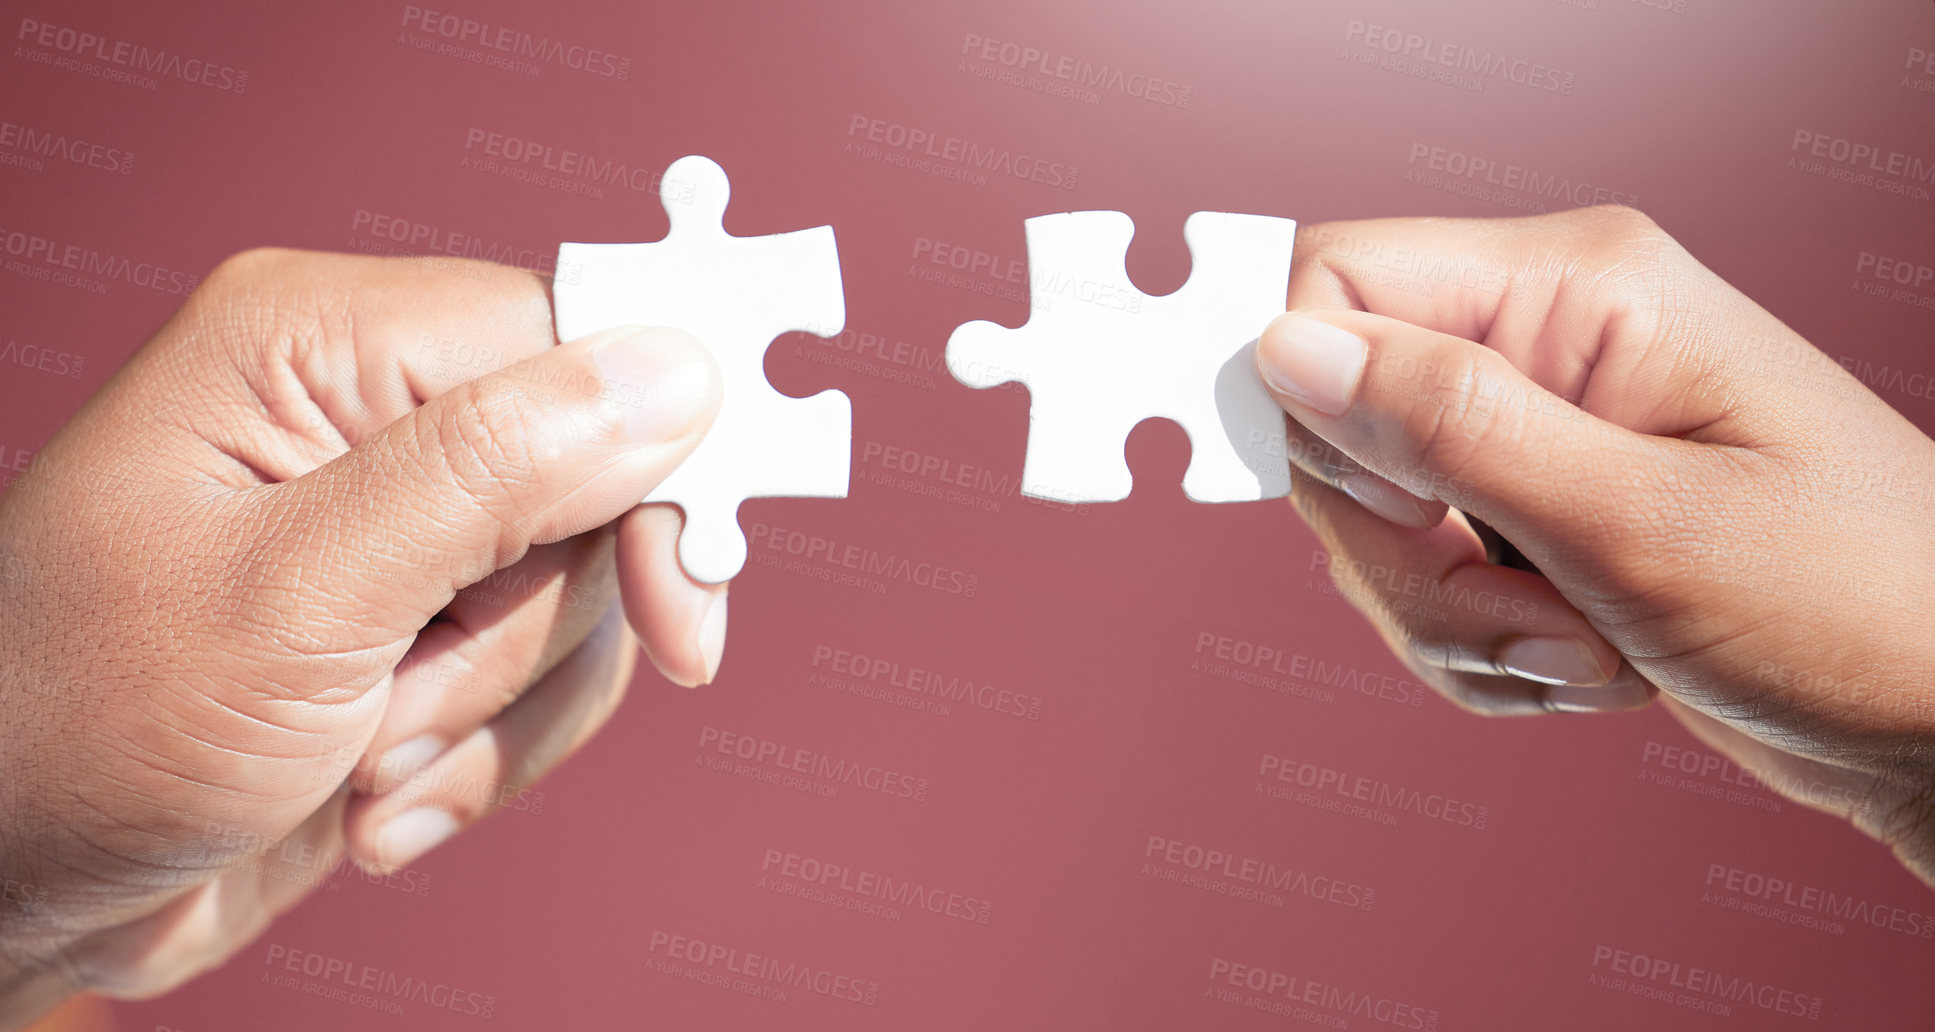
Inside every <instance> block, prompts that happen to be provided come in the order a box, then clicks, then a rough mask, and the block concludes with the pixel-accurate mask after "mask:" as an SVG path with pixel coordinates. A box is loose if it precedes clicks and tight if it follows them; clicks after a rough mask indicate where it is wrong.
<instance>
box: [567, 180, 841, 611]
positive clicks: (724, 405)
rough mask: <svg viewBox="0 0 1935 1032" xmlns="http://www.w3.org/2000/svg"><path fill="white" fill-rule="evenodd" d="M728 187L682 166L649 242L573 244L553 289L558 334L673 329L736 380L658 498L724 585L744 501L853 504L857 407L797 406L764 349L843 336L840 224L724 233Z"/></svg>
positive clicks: (816, 399) (702, 574)
mask: <svg viewBox="0 0 1935 1032" xmlns="http://www.w3.org/2000/svg"><path fill="white" fill-rule="evenodd" d="M730 194H731V184H730V183H729V182H728V181H727V180H726V173H725V170H723V169H721V168H720V167H719V166H718V165H717V164H716V163H714V162H713V161H712V159H710V158H704V157H699V156H697V155H693V156H690V157H684V158H680V159H679V160H677V161H675V162H673V163H672V167H671V168H669V169H667V170H666V173H665V179H664V181H663V182H662V183H661V185H660V189H659V199H660V201H661V202H662V203H663V204H664V205H665V212H666V214H667V215H668V216H669V217H670V218H671V220H672V228H671V231H670V232H668V233H666V234H665V239H663V240H660V241H658V242H656V243H648V244H570V243H568V244H563V245H560V246H559V248H558V275H557V281H556V283H555V285H554V288H553V300H554V304H555V306H556V310H557V322H558V339H559V340H576V339H577V338H579V337H582V336H584V335H586V334H589V333H596V332H598V331H600V330H605V329H609V328H611V327H614V326H624V325H628V324H636V325H640V326H671V327H676V328H678V329H681V330H684V331H686V332H687V333H690V334H692V335H693V336H694V337H697V338H698V339H699V340H700V341H702V342H703V343H704V344H705V345H706V347H707V348H708V349H709V350H711V352H712V355H713V357H714V358H715V359H717V360H718V362H719V368H720V369H721V370H722V371H723V372H724V374H725V390H724V393H723V398H722V400H721V402H720V406H719V416H718V418H717V420H715V421H714V422H713V424H712V429H711V430H710V431H709V432H707V434H706V436H705V440H703V441H701V442H700V443H699V446H698V448H697V449H696V450H695V451H694V452H693V453H692V455H691V457H690V458H687V459H686V460H685V462H684V463H683V464H681V465H680V466H679V468H678V469H676V470H674V471H673V472H672V475H671V476H669V477H667V478H666V479H665V482H664V483H662V484H660V485H659V486H658V488H657V489H656V490H654V491H653V492H652V493H651V494H649V495H646V496H645V498H644V500H645V501H647V502H672V503H675V504H677V505H678V507H679V508H680V509H682V510H684V512H685V529H684V530H683V531H681V532H680V535H679V564H680V565H681V566H683V567H685V571H686V572H687V573H689V574H691V575H692V576H693V577H695V578H697V579H698V580H701V581H706V582H709V583H718V582H720V581H724V580H727V579H729V578H731V577H732V576H733V575H734V574H737V573H738V572H739V570H740V568H741V567H743V566H744V565H745V563H746V536H745V534H744V533H743V532H742V531H741V530H740V528H739V503H740V502H743V501H745V500H746V499H748V498H774V497H801V498H845V497H846V495H847V483H848V472H849V469H848V464H849V461H850V456H851V452H852V444H853V409H852V406H851V404H849V402H848V401H847V396H846V395H845V394H843V393H841V392H839V391H834V390H828V391H821V392H820V393H818V394H815V395H813V396H812V397H810V398H789V397H787V396H786V395H784V394H781V393H780V392H779V391H777V390H775V389H774V388H773V385H772V384H771V383H768V382H767V380H766V373H765V368H764V363H765V357H766V348H767V347H768V346H769V345H771V344H772V342H773V338H775V337H778V336H779V335H781V334H783V333H790V332H792V331H794V330H804V331H806V332H808V333H816V334H822V335H832V334H837V333H839V332H840V330H841V328H842V327H843V326H844V325H845V323H846V298H845V294H844V293H843V290H842V288H841V284H840V256H839V251H838V248H837V246H836V245H835V243H834V240H833V228H832V227H831V226H819V227H816V228H814V229H805V230H800V231H798V232H794V233H776V234H773V235H771V236H758V237H735V236H732V235H730V234H728V233H727V232H726V230H725V224H724V219H725V213H726V202H727V199H728V198H729V196H730Z"/></svg>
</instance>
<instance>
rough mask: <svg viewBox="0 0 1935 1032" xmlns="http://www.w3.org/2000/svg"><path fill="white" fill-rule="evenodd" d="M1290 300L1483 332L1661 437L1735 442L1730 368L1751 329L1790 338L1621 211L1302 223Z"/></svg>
mask: <svg viewBox="0 0 1935 1032" xmlns="http://www.w3.org/2000/svg"><path fill="white" fill-rule="evenodd" d="M1288 307H1289V308H1291V309H1315V308H1354V309H1357V310H1360V311H1367V312H1374V313H1377V314H1379V315H1386V316H1390V317H1392V318H1395V319H1401V320H1403V321H1405V322H1408V323H1413V324H1415V325H1418V326H1423V327H1425V328H1427V329H1432V330H1436V331H1438V332H1440V333H1447V334H1451V335H1453V336H1457V337H1462V338H1464V339H1466V340H1471V341H1476V342H1478V343H1480V344H1483V345H1485V346H1486V347H1488V348H1491V349H1492V350H1494V351H1497V352H1498V353H1500V354H1501V355H1503V356H1504V357H1505V358H1506V359H1507V360H1508V361H1510V362H1511V364H1512V365H1513V366H1514V367H1516V368H1518V369H1519V370H1520V371H1521V372H1523V373H1525V374H1526V375H1527V376H1528V377H1529V378H1531V379H1532V380H1533V381H1534V382H1535V383H1537V384H1538V385H1539V386H1540V387H1543V388H1545V389H1546V390H1548V391H1550V392H1552V393H1553V394H1555V395H1558V396H1559V397H1560V398H1563V399H1564V400H1565V401H1567V402H1570V403H1572V404H1574V405H1577V406H1579V407H1580V408H1583V409H1584V410H1586V411H1587V412H1590V413H1592V414H1593V415H1595V416H1598V417H1600V418H1603V419H1606V420H1609V421H1611V422H1613V423H1616V424H1619V425H1620V426H1624V427H1626V428H1627V429H1631V430H1636V431H1639V432H1641V433H1647V434H1654V435H1658V436H1687V435H1694V434H1705V435H1707V436H1708V438H1709V439H1726V438H1730V437H1731V436H1732V435H1729V434H1728V433H1727V431H1728V430H1729V429H1730V428H1731V427H1732V426H1733V425H1734V424H1735V422H1736V421H1737V420H1739V419H1742V418H1745V417H1744V416H1743V413H1741V412H1739V411H1738V410H1737V409H1735V408H1734V407H1733V404H1732V403H1733V402H1735V401H1737V400H1738V397H1739V394H1738V392H1737V390H1734V389H1731V388H1737V387H1738V386H1739V384H1738V383H1737V382H1736V381H1739V380H1741V379H1742V378H1741V377H1738V376H1735V375H1730V373H1731V370H1732V369H1733V368H1734V367H1735V365H1736V359H1737V357H1738V348H1739V347H1740V346H1741V341H1742V338H1748V337H1755V336H1759V337H1761V338H1763V339H1770V338H1775V337H1793V333H1792V331H1791V330H1788V329H1787V328H1786V327H1785V326H1782V325H1781V324H1780V322H1779V320H1777V319H1774V318H1773V317H1772V316H1771V315H1769V314H1768V313H1767V312H1765V311H1764V310H1762V309H1760V308H1759V306H1757V305H1754V304H1753V303H1752V302H1751V301H1749V300H1748V299H1747V298H1745V297H1744V296H1742V295H1740V294H1739V292H1738V291H1735V290H1734V289H1733V288H1732V287H1730V286H1728V285H1727V284H1726V283H1725V282H1724V281H1722V280H1721V279H1720V278H1719V277H1717V276H1715V275H1713V273H1711V272H1710V271H1708V270H1707V269H1706V268H1705V267H1704V266H1702V265H1700V263H1699V262H1698V261H1696V260H1694V258H1693V257H1692V256H1691V255H1689V254H1688V253H1687V252H1686V250H1685V249H1684V248H1682V247H1680V246H1679V244H1677V243H1676V242H1675V241H1674V240H1673V238H1672V237H1670V236H1668V235H1667V234H1666V233H1665V232H1664V231H1663V230H1661V229H1660V228H1659V227H1658V226H1657V225H1656V224H1655V223H1654V222H1653V221H1652V220H1651V219H1650V218H1648V217H1646V216H1645V215H1643V214H1641V213H1639V212H1636V211H1633V210H1632V209H1629V208H1616V207H1614V208H1583V209H1578V210H1575V211H1566V212H1559V213H1556V214H1551V215H1536V216H1530V217H1525V218H1509V219H1448V218H1411V219H1402V218H1400V219H1373V220H1366V221H1357V222H1331V223H1322V224H1317V225H1312V226H1307V227H1305V228H1304V229H1303V231H1302V232H1300V233H1299V234H1298V240H1297V260H1296V262H1295V263H1294V265H1293V267H1292V270H1291V275H1290V286H1289V293H1288ZM1794 339H1796V340H1798V338H1794ZM1799 346H1801V347H1806V346H1807V345H1806V342H1805V341H1800V342H1799ZM1395 372H1399V373H1400V374H1405V371H1395ZM1408 375H1412V376H1416V377H1419V378H1420V379H1428V378H1429V376H1430V371H1428V370H1416V371H1409V372H1408ZM1727 443H1733V442H1732V440H1728V441H1727Z"/></svg>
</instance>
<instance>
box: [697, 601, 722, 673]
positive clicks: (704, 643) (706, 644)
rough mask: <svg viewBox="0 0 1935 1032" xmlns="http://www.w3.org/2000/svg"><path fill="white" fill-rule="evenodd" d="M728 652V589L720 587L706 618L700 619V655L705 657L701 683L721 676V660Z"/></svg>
mask: <svg viewBox="0 0 1935 1032" xmlns="http://www.w3.org/2000/svg"><path fill="white" fill-rule="evenodd" d="M725 654H726V589H725V588H723V587H722V588H720V589H719V590H718V591H716V592H713V593H712V602H711V604H710V605H709V606H707V607H706V611H705V618H704V619H703V620H700V621H699V655H701V656H703V657H705V680H703V681H700V682H699V683H700V684H711V683H712V679H713V678H715V677H718V676H719V661H720V660H721V659H723V658H725Z"/></svg>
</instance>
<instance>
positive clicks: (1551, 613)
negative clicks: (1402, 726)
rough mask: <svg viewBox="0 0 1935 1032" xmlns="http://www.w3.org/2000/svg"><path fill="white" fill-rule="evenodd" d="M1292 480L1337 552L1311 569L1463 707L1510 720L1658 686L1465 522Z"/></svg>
mask: <svg viewBox="0 0 1935 1032" xmlns="http://www.w3.org/2000/svg"><path fill="white" fill-rule="evenodd" d="M1292 477H1293V478H1294V481H1295V482H1294V483H1293V485H1292V490H1291V499H1292V500H1293V502H1294V504H1295V506H1296V509H1297V511H1298V513H1299V514H1300V515H1302V516H1303V518H1304V519H1305V521H1306V522H1308V523H1309V524H1310V526H1311V528H1312V530H1314V531H1315V532H1316V534H1317V537H1318V539H1319V540H1320V541H1321V542H1322V543H1323V544H1324V546H1325V548H1326V549H1327V553H1328V554H1327V555H1324V556H1322V557H1313V561H1312V565H1313V566H1319V567H1321V568H1322V569H1323V570H1324V571H1325V572H1326V573H1327V574H1328V575H1329V577H1330V579H1331V581H1332V582H1333V583H1334V584H1335V585H1336V586H1337V590H1338V593H1339V594H1341V595H1342V596H1343V597H1344V598H1345V600H1346V601H1348V602H1350V603H1351V605H1353V606H1354V607H1356V608H1357V609H1358V610H1359V611H1360V612H1362V613H1363V614H1364V615H1365V616H1366V617H1367V618H1369V619H1370V621H1371V623H1372V625H1373V626H1374V627H1375V628H1376V629H1377V631H1378V633H1379V635H1380V636H1382V637H1383V638H1384V640H1385V642H1386V643H1387V644H1389V645H1390V646H1391V648H1392V650H1393V651H1394V652H1396V653H1397V654H1398V656H1399V657H1400V658H1402V659H1403V660H1404V661H1405V662H1406V663H1407V665H1409V666H1411V667H1412V669H1413V670H1414V671H1415V672H1417V673H1418V674H1419V675H1420V676H1421V677H1423V678H1424V679H1425V680H1426V681H1427V682H1428V683H1430V684H1432V685H1433V686H1434V687H1437V688H1439V689H1440V690H1441V691H1443V692H1444V693H1445V694H1446V695H1447V697H1449V698H1450V699H1451V700H1452V701H1453V702H1456V703H1458V704H1459V705H1460V706H1463V707H1464V708H1466V709H1470V710H1473V711H1476V712H1482V713H1488V714H1498V715H1503V714H1520V713H1537V712H1546V711H1564V712H1610V711H1617V710H1625V709H1632V708H1636V707H1639V706H1644V705H1645V704H1646V703H1647V702H1648V701H1650V699H1651V697H1652V691H1651V686H1650V685H1648V684H1646V682H1645V681H1644V680H1643V679H1642V678H1640V677H1639V675H1638V674H1637V673H1636V672H1634V671H1632V670H1631V668H1630V667H1628V666H1626V665H1625V663H1624V661H1623V659H1622V657H1621V656H1620V654H1619V652H1618V650H1617V649H1615V648H1614V647H1613V646H1612V645H1610V644H1609V643H1607V642H1606V640H1605V639H1604V638H1602V637H1601V636H1600V635H1599V634H1598V632H1597V631H1595V630H1594V629H1593V627H1592V625H1591V623H1590V622H1589V621H1587V619H1586V617H1585V616H1584V614H1582V613H1580V612H1579V611H1578V610H1577V609H1574V608H1573V607H1572V606H1571V605H1570V604H1569V603H1568V602H1566V600H1565V598H1564V597H1563V596H1562V595H1560V594H1559V592H1558V589H1556V588H1554V587H1553V586H1552V584H1551V582H1550V581H1547V580H1546V579H1545V578H1544V577H1541V576H1539V575H1537V574H1534V573H1528V572H1526V571H1523V570H1514V569H1508V568H1506V567H1502V566H1495V565H1492V564H1491V563H1488V562H1486V560H1485V548H1484V544H1483V543H1482V542H1481V541H1480V540H1479V539H1478V535H1477V534H1476V533H1474V532H1473V531H1472V529H1471V526H1470V525H1469V524H1467V523H1466V522H1465V521H1464V519H1463V518H1462V516H1459V515H1456V514H1454V515H1453V516H1452V517H1451V518H1449V519H1447V520H1445V521H1444V522H1443V523H1441V524H1439V525H1438V526H1436V527H1432V528H1430V529H1423V530H1421V529H1416V528H1408V527H1400V526H1397V525H1394V524H1392V523H1391V522H1389V521H1387V520H1384V519H1382V518H1379V517H1377V516H1375V515H1373V514H1371V513H1370V512H1368V511H1366V510H1365V509H1364V508H1363V507H1362V506H1359V505H1358V504H1357V503H1355V502H1353V501H1352V500H1351V499H1350V498H1349V497H1348V496H1346V495H1344V494H1343V493H1342V492H1340V491H1337V490H1335V489H1333V488H1330V487H1328V486H1326V485H1322V484H1319V483H1317V482H1316V481H1315V480H1314V479H1312V478H1310V477H1309V476H1308V475H1307V474H1305V473H1303V471H1302V470H1296V471H1294V472H1293V473H1292Z"/></svg>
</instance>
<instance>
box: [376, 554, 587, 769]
mask: <svg viewBox="0 0 1935 1032" xmlns="http://www.w3.org/2000/svg"><path fill="white" fill-rule="evenodd" d="M615 537H616V534H615V533H614V532H613V531H611V530H609V529H604V528H601V529H599V530H595V531H592V532H590V533H586V534H580V535H578V536H577V537H573V538H568V539H566V540H564V541H559V542H556V543H554V544H549V545H538V546H536V547H534V548H532V549H531V551H530V552H529V553H528V554H526V555H525V557H524V558H523V560H522V561H520V562H518V563H516V564H514V565H512V566H510V567H507V568H505V569H503V570H500V571H498V572H497V573H494V574H491V575H490V576H489V577H486V578H484V579H483V580H481V581H478V582H477V583H476V584H473V585H471V586H470V587H468V588H465V589H464V590H463V591H461V592H459V593H458V595H457V598H456V600H455V601H453V602H451V603H450V605H449V606H448V607H446V608H445V609H444V611H443V612H442V613H440V614H438V616H437V618H436V619H435V620H432V621H431V622H430V623H429V625H428V626H426V627H425V628H424V629H423V631H422V632H421V633H420V634H418V635H417V639H416V641H415V642H414V643H412V644H411V646H410V651H409V652H408V653H406V654H405V655H404V657H403V661H402V662H401V663H399V664H398V665H397V669H396V679H395V681H394V682H393V684H392V686H391V688H390V700H389V705H388V706H387V707H386V708H385V709H384V711H383V719H382V722H381V723H380V724H379V725H378V726H377V729H376V736H375V738H373V739H372V740H371V741H370V744H369V747H368V748H367V750H366V751H365V753H364V755H363V758H362V760H361V762H359V763H358V764H357V767H356V770H355V772H354V773H353V774H352V775H351V777H350V785H351V786H352V787H354V788H355V789H356V790H357V791H359V792H365V793H382V792H387V791H389V790H390V789H391V788H393V787H395V786H396V784H397V783H398V782H400V781H405V780H408V779H409V778H411V777H412V776H414V775H415V774H416V772H417V771H418V770H420V769H422V768H423V767H424V766H425V765H427V764H429V763H430V762H432V761H434V760H435V759H436V758H437V757H438V756H441V755H443V752H444V750H445V749H448V748H449V747H450V743H452V742H457V741H461V740H463V739H464V738H466V737H468V736H469V735H470V733H471V732H472V731H475V730H477V728H479V727H481V726H483V724H484V722H485V721H487V720H489V719H490V718H492V717H494V716H496V715H497V714H498V713H499V712H501V711H502V710H503V709H504V708H505V707H506V706H509V705H510V704H511V703H512V702H514V701H516V699H517V698H518V696H520V695H522V694H524V692H525V690H526V689H528V688H529V687H530V686H531V685H532V684H534V683H535V682H537V680H538V679H539V678H541V677H543V676H544V674H545V673H546V672H547V671H549V670H550V669H551V667H553V666H554V665H556V664H557V662H558V661H559V660H561V659H563V658H564V657H565V656H566V655H567V654H569V653H570V652H571V651H572V650H573V649H575V648H577V647H578V645H579V644H580V643H582V642H583V641H584V640H585V638H586V637H587V636H588V635H590V633H591V631H592V629H593V628H594V627H596V626H597V625H598V621H599V620H600V619H601V618H602V617H603V616H604V614H605V612H606V611H607V610H608V609H610V608H611V603H612V601H613V598H614V596H615V595H616V594H617V579H616V577H615V576H614V571H613V569H612V552H613V544H614V540H615Z"/></svg>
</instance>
